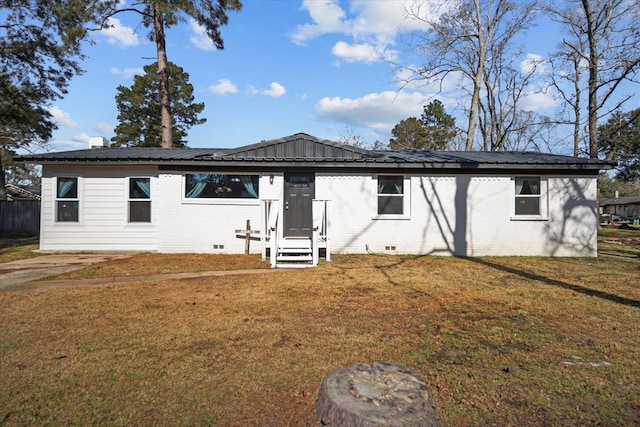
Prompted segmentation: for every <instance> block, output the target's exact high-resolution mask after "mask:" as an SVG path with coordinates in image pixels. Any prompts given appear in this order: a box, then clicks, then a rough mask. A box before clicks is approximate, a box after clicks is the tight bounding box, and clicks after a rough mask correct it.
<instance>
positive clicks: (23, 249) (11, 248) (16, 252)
mask: <svg viewBox="0 0 640 427" xmlns="http://www.w3.org/2000/svg"><path fill="white" fill-rule="evenodd" d="M37 249H38V238H37V237H15V238H10V237H0V263H3V262H10V261H16V260H19V259H25V258H33V257H36V256H39V255H40V254H39V253H37V252H34V251H36V250H37Z"/></svg>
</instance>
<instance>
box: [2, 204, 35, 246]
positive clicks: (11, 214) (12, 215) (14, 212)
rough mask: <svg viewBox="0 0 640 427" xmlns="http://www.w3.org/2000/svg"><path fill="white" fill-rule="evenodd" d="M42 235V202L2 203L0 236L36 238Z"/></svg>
mask: <svg viewBox="0 0 640 427" xmlns="http://www.w3.org/2000/svg"><path fill="white" fill-rule="evenodd" d="M39 235H40V201H39V200H14V201H12V202H8V201H4V200H3V201H0V236H4V237H35V236H39Z"/></svg>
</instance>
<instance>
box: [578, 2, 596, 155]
mask: <svg viewBox="0 0 640 427" xmlns="http://www.w3.org/2000/svg"><path fill="white" fill-rule="evenodd" d="M582 7H583V10H584V15H585V18H586V21H587V42H588V44H589V100H588V102H589V107H588V120H589V157H591V158H592V159H597V158H598V61H599V55H598V42H597V41H596V37H595V31H596V29H595V28H594V22H593V11H592V10H591V6H590V5H589V0H582Z"/></svg>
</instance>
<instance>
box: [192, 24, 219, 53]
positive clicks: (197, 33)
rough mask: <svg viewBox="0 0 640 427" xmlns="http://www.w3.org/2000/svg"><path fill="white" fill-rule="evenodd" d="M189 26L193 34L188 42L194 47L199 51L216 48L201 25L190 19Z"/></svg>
mask: <svg viewBox="0 0 640 427" xmlns="http://www.w3.org/2000/svg"><path fill="white" fill-rule="evenodd" d="M189 26H190V27H191V31H192V32H193V34H192V35H191V36H190V37H189V41H191V44H193V45H194V46H195V47H197V48H198V49H200V50H207V51H210V50H215V49H216V46H215V45H214V44H213V41H211V39H210V38H209V36H208V35H207V32H206V30H205V28H204V27H203V26H202V25H199V24H198V23H197V22H196V21H195V20H193V19H191V20H190V22H189Z"/></svg>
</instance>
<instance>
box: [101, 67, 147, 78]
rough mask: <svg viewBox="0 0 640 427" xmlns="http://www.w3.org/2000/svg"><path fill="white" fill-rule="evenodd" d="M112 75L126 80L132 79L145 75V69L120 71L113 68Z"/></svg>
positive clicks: (124, 69)
mask: <svg viewBox="0 0 640 427" xmlns="http://www.w3.org/2000/svg"><path fill="white" fill-rule="evenodd" d="M109 71H110V72H111V74H113V75H114V76H120V77H123V78H126V79H130V78H132V77H133V76H142V75H143V74H144V69H142V68H123V69H120V68H118V67H111V69H110V70H109Z"/></svg>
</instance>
